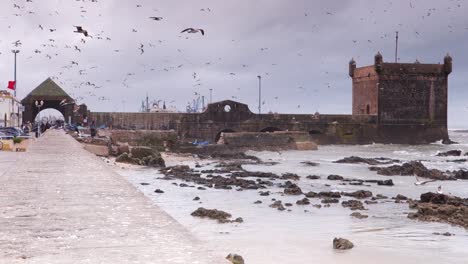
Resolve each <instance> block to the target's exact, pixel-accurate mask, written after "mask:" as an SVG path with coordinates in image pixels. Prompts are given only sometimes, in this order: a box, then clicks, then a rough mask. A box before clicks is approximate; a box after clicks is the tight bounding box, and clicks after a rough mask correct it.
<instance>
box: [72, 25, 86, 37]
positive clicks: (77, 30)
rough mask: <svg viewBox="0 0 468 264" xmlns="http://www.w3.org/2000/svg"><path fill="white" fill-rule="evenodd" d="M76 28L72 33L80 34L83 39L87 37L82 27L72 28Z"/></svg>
mask: <svg viewBox="0 0 468 264" xmlns="http://www.w3.org/2000/svg"><path fill="white" fill-rule="evenodd" d="M74 27H76V31H73V32H75V33H82V34H83V35H84V36H85V37H87V36H88V31H87V30H84V29H83V27H82V26H74Z"/></svg>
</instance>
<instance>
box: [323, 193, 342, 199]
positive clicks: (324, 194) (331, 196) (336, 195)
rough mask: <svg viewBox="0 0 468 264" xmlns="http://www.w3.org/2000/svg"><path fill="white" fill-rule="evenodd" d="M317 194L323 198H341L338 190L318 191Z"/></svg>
mask: <svg viewBox="0 0 468 264" xmlns="http://www.w3.org/2000/svg"><path fill="white" fill-rule="evenodd" d="M318 196H319V197H321V198H323V197H325V198H341V194H340V193H339V192H319V193H318Z"/></svg>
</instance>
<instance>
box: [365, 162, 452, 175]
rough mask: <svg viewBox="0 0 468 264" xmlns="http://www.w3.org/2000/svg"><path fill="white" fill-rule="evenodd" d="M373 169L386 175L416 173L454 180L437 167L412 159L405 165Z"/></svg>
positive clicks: (372, 168)
mask: <svg viewBox="0 0 468 264" xmlns="http://www.w3.org/2000/svg"><path fill="white" fill-rule="evenodd" d="M369 169H370V170H371V171H377V174H380V175H384V176H396V175H401V176H412V175H416V176H419V177H423V178H429V179H434V180H454V179H455V178H454V177H452V176H448V175H445V174H444V172H442V171H440V170H436V169H428V168H426V166H424V165H423V164H422V163H421V162H419V161H411V162H408V163H404V164H403V165H393V166H389V167H370V168H369Z"/></svg>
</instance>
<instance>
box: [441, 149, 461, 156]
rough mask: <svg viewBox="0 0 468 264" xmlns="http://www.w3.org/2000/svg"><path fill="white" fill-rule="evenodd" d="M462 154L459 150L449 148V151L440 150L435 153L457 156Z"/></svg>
mask: <svg viewBox="0 0 468 264" xmlns="http://www.w3.org/2000/svg"><path fill="white" fill-rule="evenodd" d="M461 154H462V151H461V150H449V151H446V152H440V153H437V155H436V156H438V157H450V156H452V157H458V156H461Z"/></svg>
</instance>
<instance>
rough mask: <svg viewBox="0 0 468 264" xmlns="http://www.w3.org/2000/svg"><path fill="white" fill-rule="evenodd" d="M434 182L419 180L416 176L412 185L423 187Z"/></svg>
mask: <svg viewBox="0 0 468 264" xmlns="http://www.w3.org/2000/svg"><path fill="white" fill-rule="evenodd" d="M435 181H436V180H420V179H419V178H418V176H416V182H415V183H414V185H424V184H426V183H430V182H435Z"/></svg>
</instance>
